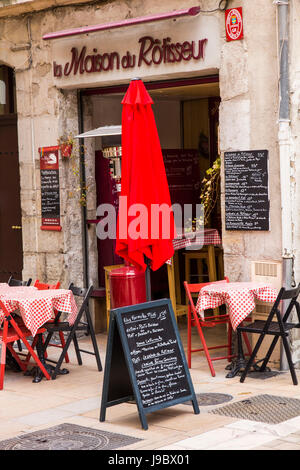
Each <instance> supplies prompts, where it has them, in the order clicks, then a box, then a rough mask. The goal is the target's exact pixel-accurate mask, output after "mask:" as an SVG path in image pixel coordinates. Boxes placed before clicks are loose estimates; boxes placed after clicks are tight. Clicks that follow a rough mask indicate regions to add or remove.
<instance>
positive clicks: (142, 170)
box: [116, 79, 175, 271]
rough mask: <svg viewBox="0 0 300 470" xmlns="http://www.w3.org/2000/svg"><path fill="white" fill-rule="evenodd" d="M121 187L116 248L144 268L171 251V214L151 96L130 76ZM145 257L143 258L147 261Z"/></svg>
mask: <svg viewBox="0 0 300 470" xmlns="http://www.w3.org/2000/svg"><path fill="white" fill-rule="evenodd" d="M122 104H123V111H122V189H121V195H120V204H119V214H118V230H117V243H116V253H117V254H118V255H119V256H121V257H122V258H124V259H125V260H127V261H128V262H130V263H132V264H134V265H135V266H137V267H140V268H141V269H142V270H145V269H146V267H147V265H150V267H151V269H152V270H154V271H155V270H157V269H158V268H160V267H161V266H162V265H163V264H164V263H165V262H166V261H167V260H168V259H169V258H171V257H172V256H173V254H174V248H173V244H172V240H173V239H174V238H175V228H174V217H173V213H172V210H171V199H170V192H169V187H168V182H167V177H166V171H165V167H164V162H163V156H162V152H161V147H160V142H159V137H158V133H157V128H156V124H155V119H154V114H153V110H152V104H153V101H152V99H151V97H150V95H149V93H148V92H147V90H146V88H145V85H144V84H143V82H142V80H140V79H134V80H132V81H131V83H130V85H129V88H128V90H127V92H126V94H125V96H124V99H123V101H122ZM145 261H146V262H145Z"/></svg>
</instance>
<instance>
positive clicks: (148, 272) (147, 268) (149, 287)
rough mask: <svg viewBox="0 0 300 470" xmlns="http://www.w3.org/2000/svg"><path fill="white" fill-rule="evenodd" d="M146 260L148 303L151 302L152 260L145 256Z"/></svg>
mask: <svg viewBox="0 0 300 470" xmlns="http://www.w3.org/2000/svg"><path fill="white" fill-rule="evenodd" d="M144 260H145V263H146V265H147V267H146V271H145V278H146V300H147V302H150V301H151V278H150V263H151V261H150V259H149V258H148V257H147V256H146V255H144Z"/></svg>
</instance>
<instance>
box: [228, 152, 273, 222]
mask: <svg viewBox="0 0 300 470" xmlns="http://www.w3.org/2000/svg"><path fill="white" fill-rule="evenodd" d="M224 168H225V226H226V230H269V210H270V203H269V192H268V151H267V150H249V151H237V152H225V153H224Z"/></svg>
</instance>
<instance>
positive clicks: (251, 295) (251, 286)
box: [196, 282, 278, 378]
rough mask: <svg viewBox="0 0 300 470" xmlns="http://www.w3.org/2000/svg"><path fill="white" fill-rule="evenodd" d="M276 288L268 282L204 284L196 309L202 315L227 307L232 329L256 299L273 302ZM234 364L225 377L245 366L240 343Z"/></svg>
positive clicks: (251, 308) (252, 307)
mask: <svg viewBox="0 0 300 470" xmlns="http://www.w3.org/2000/svg"><path fill="white" fill-rule="evenodd" d="M277 295H278V292H277V289H275V288H274V287H272V286H270V285H269V284H264V283H258V282H229V283H221V284H215V285H214V284H210V285H208V286H204V287H203V288H202V289H201V290H200V292H199V296H198V300H197V304H196V311H197V312H198V314H199V315H200V316H202V317H203V316H204V310H206V309H214V308H216V307H219V306H220V305H222V304H225V305H226V307H227V313H228V314H229V318H230V322H231V325H232V328H233V330H234V331H235V330H236V328H237V327H238V325H239V324H240V323H242V321H243V320H245V319H246V318H247V317H248V315H250V314H251V312H252V311H253V310H254V309H255V305H256V300H260V301H261V302H270V303H273V302H275V300H276V298H277ZM237 356H238V357H237V359H236V363H235V365H232V366H231V372H230V373H229V374H227V376H226V377H227V378H231V377H234V376H235V375H236V374H237V373H238V372H239V370H240V369H242V368H243V367H244V366H245V359H244V354H243V350H242V345H239V349H238V355H237Z"/></svg>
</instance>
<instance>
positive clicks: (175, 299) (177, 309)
mask: <svg viewBox="0 0 300 470" xmlns="http://www.w3.org/2000/svg"><path fill="white" fill-rule="evenodd" d="M175 258H177V253H176V251H175V254H174V256H173V258H172V260H171V264H167V270H168V283H169V294H170V299H171V303H172V307H173V310H174V314H175V318H176V321H177V318H178V317H179V316H181V315H186V314H187V312H188V306H187V305H181V304H180V292H179V289H180V281H178V279H176V277H177V276H176V273H177V275H178V274H179V270H178V259H175ZM176 261H177V263H176ZM177 271H178V272H177Z"/></svg>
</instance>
